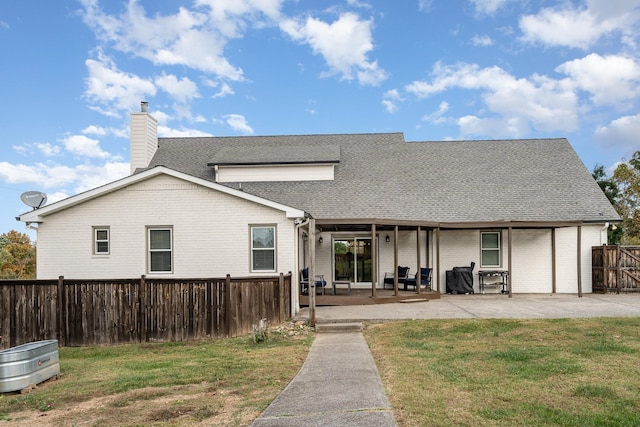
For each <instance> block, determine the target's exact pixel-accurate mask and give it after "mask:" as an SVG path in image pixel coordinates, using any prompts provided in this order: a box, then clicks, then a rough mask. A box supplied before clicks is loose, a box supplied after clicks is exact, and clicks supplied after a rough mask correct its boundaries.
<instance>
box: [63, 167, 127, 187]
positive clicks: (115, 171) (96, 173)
mask: <svg viewBox="0 0 640 427" xmlns="http://www.w3.org/2000/svg"><path fill="white" fill-rule="evenodd" d="M129 173H130V169H129V162H106V163H104V164H101V165H90V164H81V165H78V166H76V167H75V174H76V177H77V179H76V180H75V182H74V184H75V186H74V191H75V192H76V193H81V192H83V191H87V190H90V189H92V188H96V187H99V186H101V185H105V184H108V183H110V182H113V181H115V180H117V179H121V178H124V177H126V176H128V175H129Z"/></svg>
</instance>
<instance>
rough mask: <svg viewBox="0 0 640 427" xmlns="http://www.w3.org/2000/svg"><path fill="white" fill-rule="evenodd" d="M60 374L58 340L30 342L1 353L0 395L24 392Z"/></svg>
mask: <svg viewBox="0 0 640 427" xmlns="http://www.w3.org/2000/svg"><path fill="white" fill-rule="evenodd" d="M59 374H60V358H59V356H58V340H46V341H36V342H30V343H27V344H22V345H19V346H17V347H12V348H9V349H7V350H2V351H0V393H6V392H9V391H16V390H22V389H23V388H25V387H27V386H29V384H39V383H41V382H43V381H45V380H48V379H49V378H52V377H54V376H56V375H59Z"/></svg>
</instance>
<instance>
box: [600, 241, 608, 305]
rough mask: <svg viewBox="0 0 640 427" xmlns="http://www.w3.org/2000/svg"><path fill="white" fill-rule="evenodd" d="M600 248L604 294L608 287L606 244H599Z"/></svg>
mask: <svg viewBox="0 0 640 427" xmlns="http://www.w3.org/2000/svg"><path fill="white" fill-rule="evenodd" d="M600 248H601V249H602V283H603V286H604V293H605V294H606V293H607V289H608V288H609V249H608V247H607V245H603V246H600Z"/></svg>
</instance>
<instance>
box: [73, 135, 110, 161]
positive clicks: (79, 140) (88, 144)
mask: <svg viewBox="0 0 640 427" xmlns="http://www.w3.org/2000/svg"><path fill="white" fill-rule="evenodd" d="M62 143H63V144H64V148H65V149H66V150H67V151H69V152H70V153H73V154H76V155H79V156H86V157H97V158H102V159H105V158H108V157H110V154H109V153H107V152H106V151H103V150H102V149H101V148H100V142H99V141H98V140H97V139H91V138H87V137H86V136H84V135H70V136H67V137H66V138H63V139H62Z"/></svg>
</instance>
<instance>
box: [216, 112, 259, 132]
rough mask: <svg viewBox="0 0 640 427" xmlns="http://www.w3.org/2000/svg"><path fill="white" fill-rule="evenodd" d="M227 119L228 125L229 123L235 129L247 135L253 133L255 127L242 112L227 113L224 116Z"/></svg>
mask: <svg viewBox="0 0 640 427" xmlns="http://www.w3.org/2000/svg"><path fill="white" fill-rule="evenodd" d="M223 118H224V119H225V120H226V122H227V125H229V126H230V127H231V128H232V129H233V130H236V131H238V132H240V133H243V134H245V135H251V134H253V129H252V128H251V126H249V124H248V123H247V119H246V118H245V117H244V116H243V115H241V114H227V115H225V116H223Z"/></svg>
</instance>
